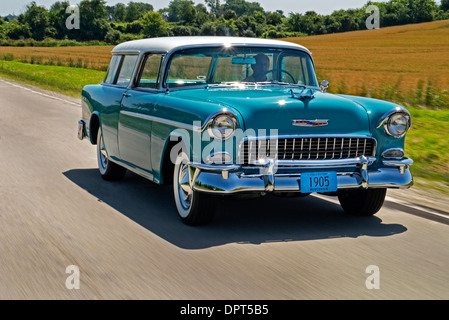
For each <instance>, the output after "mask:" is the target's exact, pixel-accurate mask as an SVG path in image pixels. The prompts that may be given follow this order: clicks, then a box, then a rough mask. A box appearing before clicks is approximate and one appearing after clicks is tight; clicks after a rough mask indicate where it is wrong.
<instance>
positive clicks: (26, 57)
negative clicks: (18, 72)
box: [0, 46, 113, 71]
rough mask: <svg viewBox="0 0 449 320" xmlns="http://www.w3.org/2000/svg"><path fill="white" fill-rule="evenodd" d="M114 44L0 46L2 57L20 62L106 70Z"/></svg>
mask: <svg viewBox="0 0 449 320" xmlns="http://www.w3.org/2000/svg"><path fill="white" fill-rule="evenodd" d="M112 48H113V46H74V47H0V57H1V56H5V55H8V54H10V55H12V57H13V58H14V59H16V60H17V61H20V62H26V63H33V64H49V65H58V66H70V67H81V68H87V69H94V70H103V71H105V70H106V69H107V67H108V65H109V62H110V60H111V50H112Z"/></svg>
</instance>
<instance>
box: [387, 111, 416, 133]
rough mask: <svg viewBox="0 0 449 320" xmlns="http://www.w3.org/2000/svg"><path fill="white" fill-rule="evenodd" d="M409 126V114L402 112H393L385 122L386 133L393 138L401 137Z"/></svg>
mask: <svg viewBox="0 0 449 320" xmlns="http://www.w3.org/2000/svg"><path fill="white" fill-rule="evenodd" d="M409 128H410V116H409V115H408V114H406V113H403V112H397V113H393V114H392V115H391V116H390V117H389V119H388V121H387V123H386V124H385V129H386V131H387V133H388V134H389V135H391V136H393V137H395V138H401V137H403V136H404V135H405V133H406V132H407V130H408V129H409Z"/></svg>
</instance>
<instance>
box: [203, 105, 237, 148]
mask: <svg viewBox="0 0 449 320" xmlns="http://www.w3.org/2000/svg"><path fill="white" fill-rule="evenodd" d="M226 122H227V124H228V125H227V126H226V125H223V124H224V123H226ZM238 125H239V124H238V120H237V116H236V115H235V114H234V113H232V112H230V111H229V110H227V109H224V110H222V111H220V112H217V113H215V114H213V115H212V116H210V118H209V119H208V121H207V122H206V128H207V132H208V133H209V136H210V137H212V138H214V139H216V140H218V141H225V140H228V139H230V138H232V137H233V136H234V133H235V130H236V129H237V127H238ZM225 127H227V128H225ZM223 128H225V129H223Z"/></svg>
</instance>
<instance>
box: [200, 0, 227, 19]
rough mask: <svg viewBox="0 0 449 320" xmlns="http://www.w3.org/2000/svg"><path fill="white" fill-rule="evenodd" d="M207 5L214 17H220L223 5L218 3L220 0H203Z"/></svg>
mask: <svg viewBox="0 0 449 320" xmlns="http://www.w3.org/2000/svg"><path fill="white" fill-rule="evenodd" d="M204 2H205V3H206V5H207V6H208V7H209V9H210V12H211V13H212V14H213V15H214V16H215V17H216V18H218V17H220V16H221V15H222V13H223V6H222V5H221V4H220V0H204Z"/></svg>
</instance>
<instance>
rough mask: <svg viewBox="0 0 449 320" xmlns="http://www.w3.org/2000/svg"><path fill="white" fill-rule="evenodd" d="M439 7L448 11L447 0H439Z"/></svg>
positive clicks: (448, 2)
mask: <svg viewBox="0 0 449 320" xmlns="http://www.w3.org/2000/svg"><path fill="white" fill-rule="evenodd" d="M440 9H441V10H443V11H449V0H441V4H440Z"/></svg>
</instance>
